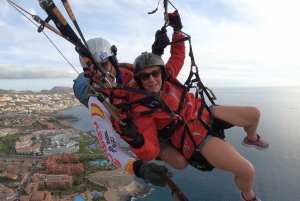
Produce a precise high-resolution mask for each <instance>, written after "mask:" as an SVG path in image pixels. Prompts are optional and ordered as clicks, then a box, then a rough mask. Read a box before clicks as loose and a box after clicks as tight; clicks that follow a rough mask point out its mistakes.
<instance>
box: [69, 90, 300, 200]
mask: <svg viewBox="0 0 300 201" xmlns="http://www.w3.org/2000/svg"><path fill="white" fill-rule="evenodd" d="M213 91H214V93H215V95H216V96H217V100H216V101H215V102H216V104H220V105H249V106H255V107H257V108H259V110H260V112H261V118H260V124H259V127H258V130H257V132H258V133H259V134H260V135H261V137H262V138H263V139H265V140H267V141H268V142H269V143H270V147H269V148H268V149H267V150H257V149H255V148H248V147H244V146H242V144H241V141H242V139H243V138H244V137H245V132H244V130H243V129H242V128H237V127H234V128H231V129H229V130H226V138H225V140H226V141H227V142H229V143H230V144H232V145H233V146H234V147H235V149H236V150H237V151H238V152H239V153H240V154H241V155H242V156H244V157H245V158H246V159H248V160H249V161H250V162H251V163H252V164H253V165H254V167H255V171H256V178H255V183H254V186H253V189H254V192H255V193H256V195H257V196H258V197H259V198H260V199H262V200H263V201H282V200H284V201H297V200H300V87H273V88H223V89H213ZM64 113H68V114H74V115H75V116H77V117H79V118H80V119H81V120H80V121H75V122H73V125H74V127H76V128H77V129H80V130H83V131H90V130H93V129H94V128H93V125H92V124H91V120H90V117H89V113H88V110H87V109H86V108H85V107H76V108H73V109H71V110H68V111H64ZM121 144H123V145H126V144H125V143H124V142H121ZM155 162H156V163H161V164H162V162H159V161H155ZM171 169H172V171H173V173H174V176H173V177H172V180H173V181H174V182H175V183H176V184H177V186H178V187H179V189H180V190H181V191H182V193H183V194H184V195H185V196H186V197H187V198H188V199H189V200H190V201H206V200H209V201H226V200H228V201H232V200H237V201H239V200H240V198H239V195H238V194H239V190H238V189H237V187H236V186H235V184H234V180H233V179H234V175H233V174H232V173H228V172H225V171H220V170H217V169H214V170H213V171H211V172H201V171H199V170H197V169H195V168H193V167H190V166H188V167H187V168H186V169H184V170H181V171H178V170H174V169H173V168H171ZM135 180H136V181H137V182H140V183H142V184H143V185H145V186H148V187H150V188H151V189H152V191H151V193H150V194H148V195H146V196H145V197H144V198H139V199H134V200H137V201H168V200H174V198H173V197H172V196H171V193H170V189H169V188H168V187H167V186H166V187H164V188H162V187H156V186H153V185H149V184H147V183H145V182H144V181H143V180H142V179H139V178H135Z"/></svg>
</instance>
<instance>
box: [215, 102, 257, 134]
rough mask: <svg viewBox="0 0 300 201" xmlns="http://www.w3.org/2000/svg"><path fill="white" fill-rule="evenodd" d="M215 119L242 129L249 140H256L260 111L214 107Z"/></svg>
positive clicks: (243, 107)
mask: <svg viewBox="0 0 300 201" xmlns="http://www.w3.org/2000/svg"><path fill="white" fill-rule="evenodd" d="M214 113H215V117H217V118H219V119H222V120H224V121H227V122H229V123H231V124H233V125H235V126H240V127H244V130H245V132H246V133H247V137H248V139H249V140H255V139H256V138H257V135H256V134H257V133H256V129H257V127H258V123H259V118H260V111H259V110H258V109H257V108H256V107H251V106H215V107H214Z"/></svg>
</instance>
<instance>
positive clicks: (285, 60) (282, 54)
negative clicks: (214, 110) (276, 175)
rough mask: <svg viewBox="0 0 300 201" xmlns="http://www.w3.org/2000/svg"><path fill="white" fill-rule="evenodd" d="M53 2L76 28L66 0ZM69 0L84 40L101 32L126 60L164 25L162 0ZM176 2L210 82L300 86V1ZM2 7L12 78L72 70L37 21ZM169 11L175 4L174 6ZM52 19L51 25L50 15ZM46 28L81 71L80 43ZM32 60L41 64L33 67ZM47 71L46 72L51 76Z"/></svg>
mask: <svg viewBox="0 0 300 201" xmlns="http://www.w3.org/2000/svg"><path fill="white" fill-rule="evenodd" d="M17 3H19V4H20V6H22V7H23V8H25V9H26V10H28V11H29V12H30V13H32V14H38V15H39V16H40V17H41V18H42V19H45V18H46V13H45V12H44V11H43V10H42V9H41V8H40V6H39V5H38V3H37V2H31V1H30V2H28V1H21V2H17ZM55 3H56V5H57V7H58V8H59V9H60V10H61V12H62V13H63V15H64V16H65V18H66V19H67V21H68V22H69V24H70V26H71V27H73V28H74V25H73V23H72V22H71V20H69V17H68V15H67V14H66V12H65V10H64V8H63V6H62V4H61V2H60V1H57V2H56V1H55ZM69 3H70V5H71V7H72V10H73V12H74V14H75V17H76V19H77V22H78V24H79V25H80V27H81V30H82V32H83V34H84V36H85V38H86V40H87V39H89V38H93V37H103V38H105V39H107V40H108V41H109V42H110V43H111V44H115V45H116V46H117V47H118V59H119V61H121V62H125V61H126V62H133V61H134V59H135V58H136V57H137V56H138V55H139V54H140V53H141V52H142V51H146V50H148V51H150V50H151V45H152V43H153V40H154V33H155V31H156V30H157V29H159V28H160V27H161V26H162V25H163V24H164V21H163V8H162V2H161V3H160V5H159V8H158V11H157V12H156V13H154V14H152V15H148V14H147V12H149V11H152V10H154V9H155V8H156V6H157V2H153V0H145V1H140V0H135V1H125V0H112V1H104V0H99V1H94V0H87V1H80V0H74V1H69ZM172 3H173V4H174V5H175V6H176V7H177V8H178V10H179V13H180V15H181V19H182V22H183V27H184V28H183V31H184V32H186V33H187V34H189V35H191V37H192V46H193V52H194V56H195V60H196V64H197V65H198V68H199V72H200V76H201V79H202V80H203V82H204V83H205V84H206V83H207V84H206V85H212V86H234V85H235V86H237V85H238V86H253V85H257V86H269V85H298V86H299V85H300V82H299V81H298V80H297V79H296V77H297V76H298V75H299V74H300V72H299V70H298V69H299V65H300V61H299V59H298V57H299V56H298V54H299V52H300V39H299V37H298V36H299V35H300V23H299V22H298V21H299V19H300V13H299V12H298V9H297V8H299V4H300V3H299V2H298V1H294V0H287V1H284V2H283V1H282V0H273V1H271V0H265V1H258V0H252V1H248V0H211V1H204V0H203V1H194V0H187V1H185V2H182V1H179V0H174V1H172ZM0 7H1V9H0V11H1V16H0V29H1V32H0V62H1V64H2V65H1V66H0V71H1V72H3V70H4V69H5V66H10V67H14V68H16V69H17V70H19V71H20V72H21V73H20V74H19V75H17V73H13V72H12V70H10V68H8V69H7V68H6V70H7V71H10V73H7V75H6V77H8V75H10V76H13V75H14V74H16V75H14V76H15V77H14V78H20V76H30V77H39V76H44V78H47V76H49V77H55V76H61V75H59V74H64V76H66V77H72V76H74V75H73V74H72V73H71V72H72V71H73V70H72V67H71V66H70V65H69V64H68V63H67V62H66V61H65V59H64V58H63V57H62V56H61V55H60V54H59V53H58V51H57V50H56V49H55V48H54V47H53V45H52V44H51V43H50V42H49V40H48V39H47V38H46V37H45V36H44V34H43V33H37V31H36V30H37V27H36V26H35V25H33V24H32V23H31V22H29V21H28V19H26V18H24V17H23V16H22V15H21V14H20V13H18V12H17V11H15V10H14V9H13V8H12V7H11V6H10V5H9V4H8V3H7V2H1V3H0ZM169 10H173V8H172V7H171V6H169ZM29 17H30V16H29ZM50 24H51V25H53V23H52V22H50ZM53 26H54V25H53ZM74 30H75V28H74ZM45 33H46V34H47V35H48V36H49V38H50V39H51V40H52V41H53V43H54V44H55V45H56V46H57V47H58V48H59V50H60V51H61V52H62V53H63V54H64V56H65V57H66V58H67V59H68V60H69V61H70V63H71V64H72V65H73V66H74V67H75V68H76V69H77V70H78V71H81V67H80V65H79V62H78V55H77V53H76V52H75V50H74V46H73V45H72V44H70V43H69V42H68V41H66V40H65V39H63V38H61V37H60V36H58V35H56V34H54V33H52V32H51V31H49V30H47V29H45ZM76 33H77V32H76ZM171 33H172V29H171V28H168V34H169V36H170V37H171ZM186 44H187V49H186V53H187V54H188V53H189V49H188V43H187V42H186ZM168 52H169V49H168V48H167V49H166V51H165V55H164V56H163V58H164V60H165V61H166V60H167V58H168V57H169V53H168ZM33 67H34V68H39V69H40V70H39V71H36V70H33ZM189 67H190V59H189V57H188V55H187V57H186V61H185V65H184V68H183V70H182V73H181V74H180V76H179V79H180V80H181V81H184V80H185V79H186V76H187V73H188V71H189ZM26 71H28V72H29V73H26ZM59 71H60V72H61V73H59ZM69 71H71V72H69ZM42 72H47V76H46V75H42V74H43V73H42ZM74 72H75V71H74ZM34 74H36V75H37V76H34ZM1 76H2V75H1ZM3 77H4V75H3ZM11 78H12V77H11ZM49 88H50V87H49Z"/></svg>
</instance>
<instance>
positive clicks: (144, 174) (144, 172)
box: [133, 160, 173, 187]
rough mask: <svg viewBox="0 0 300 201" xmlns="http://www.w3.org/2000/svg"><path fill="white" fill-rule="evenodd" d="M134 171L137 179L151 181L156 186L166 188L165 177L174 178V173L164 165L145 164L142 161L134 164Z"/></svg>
mask: <svg viewBox="0 0 300 201" xmlns="http://www.w3.org/2000/svg"><path fill="white" fill-rule="evenodd" d="M133 169H134V172H135V175H136V176H137V177H140V178H142V179H144V180H146V181H149V182H150V183H151V184H153V185H155V186H161V187H164V186H166V184H167V182H166V179H165V175H166V176H168V177H172V176H173V173H172V172H171V171H170V170H169V169H168V168H167V167H166V166H164V165H158V164H156V163H144V162H142V161H140V160H138V161H135V162H134V164H133Z"/></svg>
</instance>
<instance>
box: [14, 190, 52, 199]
mask: <svg viewBox="0 0 300 201" xmlns="http://www.w3.org/2000/svg"><path fill="white" fill-rule="evenodd" d="M50 200H51V193H50V192H48V191H35V192H32V193H31V194H30V195H26V196H22V197H20V201H50Z"/></svg>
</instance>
